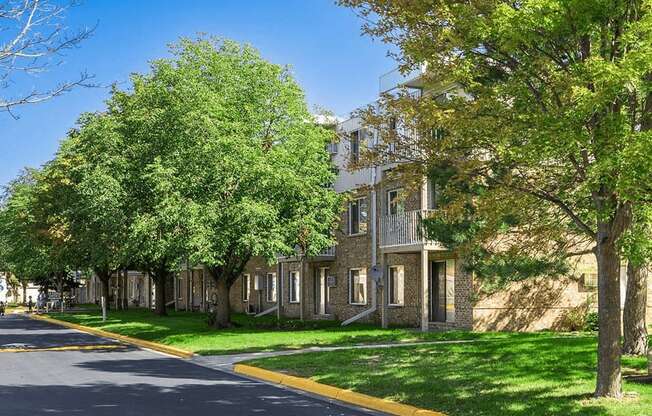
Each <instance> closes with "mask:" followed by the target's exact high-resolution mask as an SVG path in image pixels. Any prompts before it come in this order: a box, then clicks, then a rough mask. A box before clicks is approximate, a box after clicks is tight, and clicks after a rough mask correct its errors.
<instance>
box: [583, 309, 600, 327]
mask: <svg viewBox="0 0 652 416" xmlns="http://www.w3.org/2000/svg"><path fill="white" fill-rule="evenodd" d="M584 321H585V323H584V330H585V331H593V332H596V331H597V330H598V313H597V312H589V313H587V314H586V317H585V319H584Z"/></svg>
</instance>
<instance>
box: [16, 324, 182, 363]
mask: <svg viewBox="0 0 652 416" xmlns="http://www.w3.org/2000/svg"><path fill="white" fill-rule="evenodd" d="M28 316H29V317H30V318H32V319H38V320H41V321H45V322H50V323H52V324H55V325H61V326H65V327H67V328H72V329H76V330H78V331H82V332H86V333H88V334H92V335H97V336H100V337H104V338H111V339H116V340H118V341H122V342H125V343H127V344H132V345H136V346H138V347H142V348H147V349H150V350H154V351H158V352H163V353H165V354H170V355H174V356H175V357H180V358H190V357H192V356H193V355H194V354H193V353H192V352H190V351H186V350H182V349H180V348H175V347H170V346H169V345H163V344H159V343H158V342H151V341H145V340H142V339H138V338H132V337H128V336H126V335H120V334H114V333H113V332H108V331H104V330H102V329H96V328H90V327H88V326H83V325H78V324H73V323H72V322H66V321H61V320H59V319H54V318H50V317H49V316H42V315H28Z"/></svg>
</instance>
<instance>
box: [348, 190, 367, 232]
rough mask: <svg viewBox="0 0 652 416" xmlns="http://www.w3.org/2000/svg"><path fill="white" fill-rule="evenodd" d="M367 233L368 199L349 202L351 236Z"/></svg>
mask: <svg viewBox="0 0 652 416" xmlns="http://www.w3.org/2000/svg"><path fill="white" fill-rule="evenodd" d="M366 232H367V198H358V199H354V200H353V201H351V202H349V235H355V234H365V233H366Z"/></svg>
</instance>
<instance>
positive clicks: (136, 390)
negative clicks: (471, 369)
mask: <svg viewBox="0 0 652 416" xmlns="http://www.w3.org/2000/svg"><path fill="white" fill-rule="evenodd" d="M0 402H1V403H2V413H3V414H7V415H12V416H32V415H41V414H64V415H74V414H82V415H93V416H105V415H106V416H116V415H126V416H132V415H133V416H136V415H138V416H140V415H154V414H155V415H157V416H167V415H170V416H173V415H174V416H177V415H193V414H205V415H209V414H210V415H279V416H280V415H297V416H322V415H323V416H326V415H342V416H345V415H356V416H357V415H363V414H365V413H363V412H356V411H353V410H349V409H347V408H344V407H341V406H338V405H334V404H330V403H328V402H325V401H320V400H315V399H311V398H309V397H307V396H303V395H299V394H296V393H294V392H291V391H289V390H284V389H279V388H274V387H272V386H267V385H264V384H261V383H253V382H249V381H246V380H234V381H233V382H231V383H220V384H217V383H211V384H180V385H171V386H169V385H154V384H145V383H139V384H128V385H125V384H121V383H107V382H104V383H93V384H84V385H68V386H63V385H9V386H3V388H2V389H0Z"/></svg>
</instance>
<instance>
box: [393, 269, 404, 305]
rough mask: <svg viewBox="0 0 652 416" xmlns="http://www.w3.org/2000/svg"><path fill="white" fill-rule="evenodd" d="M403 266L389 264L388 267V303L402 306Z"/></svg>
mask: <svg viewBox="0 0 652 416" xmlns="http://www.w3.org/2000/svg"><path fill="white" fill-rule="evenodd" d="M404 287H405V268H404V267H403V266H391V267H390V268H389V304H390V305H392V306H402V305H403V304H404V302H405V300H404V299H405V298H404V293H405V289H404Z"/></svg>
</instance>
